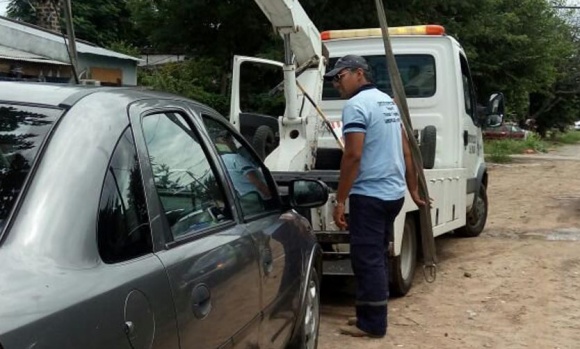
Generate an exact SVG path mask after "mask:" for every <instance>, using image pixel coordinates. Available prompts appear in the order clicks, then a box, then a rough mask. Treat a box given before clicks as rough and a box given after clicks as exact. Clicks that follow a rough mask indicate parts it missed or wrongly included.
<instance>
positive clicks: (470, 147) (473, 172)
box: [459, 53, 483, 202]
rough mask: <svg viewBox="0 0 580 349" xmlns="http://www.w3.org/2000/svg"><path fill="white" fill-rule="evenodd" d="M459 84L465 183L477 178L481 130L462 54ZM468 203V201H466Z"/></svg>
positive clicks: (467, 67) (481, 147) (480, 159)
mask: <svg viewBox="0 0 580 349" xmlns="http://www.w3.org/2000/svg"><path fill="white" fill-rule="evenodd" d="M459 60H460V64H461V82H462V84H463V101H464V108H463V113H464V117H463V131H462V137H463V139H462V142H463V167H464V168H466V169H467V173H466V176H467V181H468V182H469V180H470V179H473V178H475V177H476V176H477V169H478V167H479V164H480V163H481V162H483V144H482V142H483V141H482V136H481V128H480V127H479V125H478V122H477V104H476V103H477V100H476V98H475V90H474V88H473V82H472V80H471V74H470V72H469V65H468V64H467V59H466V58H465V56H464V55H463V53H460V54H459ZM468 202H469V199H468Z"/></svg>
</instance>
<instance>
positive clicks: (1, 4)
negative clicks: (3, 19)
mask: <svg viewBox="0 0 580 349" xmlns="http://www.w3.org/2000/svg"><path fill="white" fill-rule="evenodd" d="M6 7H8V0H0V16H5V15H6Z"/></svg>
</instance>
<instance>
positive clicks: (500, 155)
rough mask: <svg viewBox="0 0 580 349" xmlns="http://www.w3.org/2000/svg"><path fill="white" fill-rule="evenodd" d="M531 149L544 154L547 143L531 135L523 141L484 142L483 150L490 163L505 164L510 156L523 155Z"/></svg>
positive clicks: (509, 159)
mask: <svg viewBox="0 0 580 349" xmlns="http://www.w3.org/2000/svg"><path fill="white" fill-rule="evenodd" d="M528 149H531V150H533V151H534V152H539V153H545V152H546V151H547V149H548V143H547V142H545V141H544V140H542V139H541V138H540V136H538V135H536V134H531V135H530V136H528V138H526V139H525V140H516V139H502V140H491V141H485V144H484V150H485V153H486V154H488V157H489V160H490V161H491V162H497V163H506V162H510V161H511V158H510V155H511V154H523V153H524V152H525V151H526V150H528Z"/></svg>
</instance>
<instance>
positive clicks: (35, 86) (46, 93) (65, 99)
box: [0, 81, 207, 107]
mask: <svg viewBox="0 0 580 349" xmlns="http://www.w3.org/2000/svg"><path fill="white" fill-rule="evenodd" d="M99 92H108V93H120V94H123V95H131V96H132V98H135V99H144V98H145V99H149V98H157V99H172V100H180V101H189V102H192V103H195V104H199V105H202V104H200V103H199V102H197V101H193V100H190V99H188V98H185V97H182V96H178V95H175V94H171V93H166V92H161V91H153V90H149V89H146V88H142V87H104V86H103V87H101V86H84V85H73V84H54V83H40V82H23V81H17V82H14V81H11V82H7V81H0V103H2V102H16V103H24V104H30V103H34V104H42V105H47V106H54V107H57V106H59V105H61V104H64V105H70V104H74V103H75V102H76V101H77V100H79V99H80V98H82V97H83V96H86V95H89V94H92V93H99ZM204 106H205V105H204ZM206 107H207V106H206Z"/></svg>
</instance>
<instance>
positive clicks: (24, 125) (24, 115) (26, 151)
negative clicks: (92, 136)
mask: <svg viewBox="0 0 580 349" xmlns="http://www.w3.org/2000/svg"><path fill="white" fill-rule="evenodd" d="M60 114H62V110H60V109H56V108H42V107H32V106H22V105H16V104H6V103H0V236H1V235H2V232H3V230H4V225H5V223H6V220H7V219H8V217H9V215H10V213H11V212H12V209H13V208H14V204H15V202H16V200H17V199H18V197H19V195H20V191H21V190H22V187H23V186H24V181H25V180H26V177H27V176H28V173H29V172H30V169H31V168H32V164H33V163H34V160H35V158H36V155H37V154H38V150H39V148H40V145H41V144H42V142H43V141H44V139H45V138H46V136H47V134H48V132H49V130H50V128H51V127H52V125H53V124H54V123H55V121H56V120H57V118H58V116H59V115H60Z"/></svg>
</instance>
